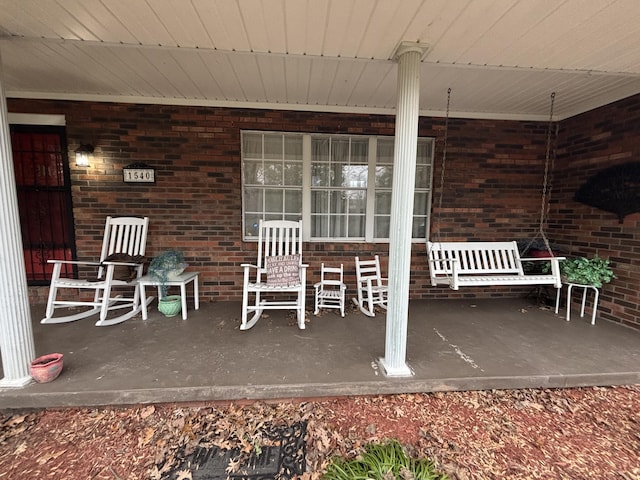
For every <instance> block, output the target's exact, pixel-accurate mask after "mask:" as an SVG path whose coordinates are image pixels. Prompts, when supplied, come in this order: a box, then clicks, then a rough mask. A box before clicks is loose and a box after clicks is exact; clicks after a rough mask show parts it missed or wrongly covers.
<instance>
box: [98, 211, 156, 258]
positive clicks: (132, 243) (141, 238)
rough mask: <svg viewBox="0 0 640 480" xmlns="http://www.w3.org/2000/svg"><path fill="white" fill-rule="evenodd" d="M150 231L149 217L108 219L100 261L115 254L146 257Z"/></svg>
mask: <svg viewBox="0 0 640 480" xmlns="http://www.w3.org/2000/svg"><path fill="white" fill-rule="evenodd" d="M148 229H149V217H144V218H138V217H107V221H106V224H105V229H104V239H103V240H102V252H101V254H100V261H101V262H102V261H103V260H104V259H105V258H107V257H108V256H109V255H113V254H114V253H122V254H126V255H131V256H135V255H144V254H145V251H146V248H147V231H148Z"/></svg>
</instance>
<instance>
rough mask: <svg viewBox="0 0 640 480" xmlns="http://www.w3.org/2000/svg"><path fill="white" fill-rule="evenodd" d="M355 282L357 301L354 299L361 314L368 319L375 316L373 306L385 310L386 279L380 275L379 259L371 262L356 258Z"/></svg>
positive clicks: (375, 257)
mask: <svg viewBox="0 0 640 480" xmlns="http://www.w3.org/2000/svg"><path fill="white" fill-rule="evenodd" d="M356 280H357V282H358V299H357V300H356V299H354V301H355V302H356V304H357V305H358V307H359V308H360V310H361V311H362V313H364V314H365V315H368V316H370V317H374V316H375V315H376V313H375V310H374V306H375V305H379V306H380V307H381V308H383V309H385V310H386V309H387V293H388V291H389V286H388V283H387V279H386V278H383V277H382V274H381V273H380V257H378V255H376V256H374V257H373V259H371V260H360V258H359V257H356Z"/></svg>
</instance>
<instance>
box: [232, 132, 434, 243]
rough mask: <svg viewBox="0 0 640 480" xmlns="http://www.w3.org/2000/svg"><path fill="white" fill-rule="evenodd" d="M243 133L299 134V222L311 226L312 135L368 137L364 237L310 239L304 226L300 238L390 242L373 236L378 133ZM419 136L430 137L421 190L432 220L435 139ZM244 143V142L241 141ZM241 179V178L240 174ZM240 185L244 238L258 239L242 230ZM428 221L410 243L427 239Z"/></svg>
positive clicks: (242, 158) (243, 216)
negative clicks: (424, 183)
mask: <svg viewBox="0 0 640 480" xmlns="http://www.w3.org/2000/svg"><path fill="white" fill-rule="evenodd" d="M244 133H259V134H280V135H301V136H302V158H303V162H302V187H301V188H302V212H301V216H302V221H303V223H304V225H310V223H311V192H312V189H311V164H312V162H311V156H312V142H311V140H312V137H313V136H314V135H327V136H332V137H338V136H348V137H367V138H368V139H369V148H368V150H369V162H368V165H369V170H368V177H367V206H366V208H367V212H370V213H368V214H367V215H366V216H365V236H364V238H362V237H360V238H357V239H354V238H342V237H323V238H311V229H310V228H305V229H304V230H303V234H302V235H303V240H304V241H305V242H314V243H326V242H339V243H363V242H364V243H389V239H388V238H375V236H374V222H375V215H374V214H373V212H375V192H376V186H375V179H376V177H375V174H376V159H377V139H378V138H386V137H384V136H383V137H380V136H377V135H360V134H339V133H336V134H330V133H329V134H325V133H322V134H314V133H302V132H278V131H261V130H243V131H242V132H241V134H244ZM420 139H423V140H424V139H428V140H430V144H429V147H430V153H429V155H430V157H431V165H430V169H429V172H430V175H429V179H428V185H427V186H426V187H425V189H424V191H425V193H426V194H427V206H426V209H427V219H428V220H430V219H431V206H432V193H433V164H434V144H435V141H434V139H433V138H432V137H420ZM241 142H242V141H241ZM242 143H243V142H242ZM241 164H242V167H243V168H244V153H241ZM241 178H243V176H242V174H241ZM241 188H242V190H243V192H242V195H243V201H242V224H243V229H242V230H243V235H242V236H243V241H257V240H258V238H257V237H255V236H248V235H246V233H245V231H244V230H245V229H244V221H245V220H244V219H245V210H244V181H241ZM429 224H430V221H429V222H428V223H427V225H425V238H424V239H423V238H412V239H411V242H412V243H422V242H424V241H425V240H426V239H427V238H429V230H430V225H429Z"/></svg>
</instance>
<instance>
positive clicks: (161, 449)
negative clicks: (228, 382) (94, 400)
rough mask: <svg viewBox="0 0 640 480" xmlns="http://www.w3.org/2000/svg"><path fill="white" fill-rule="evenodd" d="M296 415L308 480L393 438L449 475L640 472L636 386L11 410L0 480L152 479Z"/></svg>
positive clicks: (1, 447)
mask: <svg viewBox="0 0 640 480" xmlns="http://www.w3.org/2000/svg"><path fill="white" fill-rule="evenodd" d="M297 421H306V422H307V438H306V445H307V447H306V448H307V456H306V462H307V473H305V474H304V475H303V476H302V478H304V479H308V480H312V479H318V478H320V477H321V475H322V472H323V470H324V468H325V466H326V465H327V464H328V462H329V461H330V460H331V458H332V457H334V456H336V455H340V456H347V457H354V456H356V455H357V454H358V452H359V451H360V449H361V447H362V446H363V445H365V444H367V443H369V442H377V441H383V440H384V439H388V438H395V439H397V440H399V441H400V442H401V443H402V444H403V445H405V446H406V448H407V449H408V451H409V453H410V454H411V455H413V456H427V457H429V458H431V459H433V460H434V461H435V462H436V465H437V466H438V467H439V469H440V470H441V471H443V472H445V473H447V474H448V475H449V477H450V478H451V479H453V480H472V479H483V480H486V479H538V478H539V479H572V480H580V479H594V478H597V479H599V480H606V479H612V480H614V479H616V480H639V479H640V386H637V385H636V386H620V387H589V388H573V389H557V390H556V389H541V390H503V391H500V390H498V391H496V390H494V391H470V392H447V393H429V394H405V395H385V396H372V397H344V398H334V399H319V400H314V401H283V402H279V403H260V402H257V403H245V404H238V403H231V404H218V403H201V404H197V405H196V404H188V405H178V404H160V405H143V406H136V407H130V408H117V407H107V408H73V409H50V410H38V411H24V412H16V411H5V412H2V413H0V479H5V478H6V479H12V480H20V479H47V478H53V479H70V480H71V479H83V480H84V479H96V480H102V479H111V480H114V479H115V480H123V479H127V480H128V479H150V480H157V479H160V478H163V476H166V472H168V471H169V470H170V469H172V468H175V467H176V466H177V465H178V464H179V462H180V459H179V458H178V455H179V454H189V453H190V452H192V451H193V449H194V448H195V446H196V445H198V444H200V445H211V446H213V445H215V446H218V447H222V448H232V447H240V448H241V449H242V450H243V451H244V452H246V453H247V454H249V453H250V452H251V451H252V449H255V448H259V447H260V445H261V443H262V444H263V445H264V442H265V441H266V440H265V439H264V438H261V436H260V432H261V430H262V429H263V427H264V425H265V424H267V423H271V424H287V425H290V424H292V423H294V422H297ZM231 468H233V466H231ZM175 478H180V479H183V480H185V479H191V478H192V475H191V472H190V471H189V470H188V469H185V470H182V471H180V472H178V474H177V476H176V477H175Z"/></svg>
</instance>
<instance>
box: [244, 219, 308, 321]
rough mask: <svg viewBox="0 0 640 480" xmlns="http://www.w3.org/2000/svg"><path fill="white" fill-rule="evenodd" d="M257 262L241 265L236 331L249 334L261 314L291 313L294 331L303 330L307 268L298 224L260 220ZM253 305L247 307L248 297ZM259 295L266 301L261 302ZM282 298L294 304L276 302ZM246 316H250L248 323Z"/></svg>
mask: <svg viewBox="0 0 640 480" xmlns="http://www.w3.org/2000/svg"><path fill="white" fill-rule="evenodd" d="M258 235H259V236H258V260H257V264H256V265H251V264H247V263H243V264H242V265H241V266H242V268H244V289H243V294H242V324H241V325H240V330H249V329H250V328H251V327H253V326H254V325H255V324H256V322H257V321H258V320H259V319H260V315H262V312H263V311H264V310H275V309H279V310H291V309H295V310H296V314H297V319H298V328H300V329H301V330H303V329H304V328H305V310H304V309H305V288H306V282H307V270H306V269H307V267H308V265H305V264H303V263H302V221H299V222H292V221H286V220H270V221H263V220H260V225H259V234H258ZM250 293H253V294H254V295H255V303H253V304H251V305H250V304H249V294H250ZM262 294H266V295H268V297H269V299H268V300H265V299H263V298H261V295H262ZM282 294H285V295H288V296H292V295H293V296H295V297H296V298H295V300H278V299H273V297H275V296H278V297H280V296H281V295H282ZM249 312H253V316H252V317H251V319H248V314H249Z"/></svg>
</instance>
